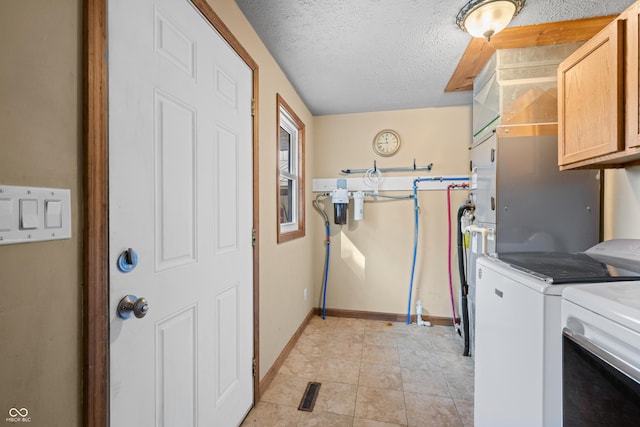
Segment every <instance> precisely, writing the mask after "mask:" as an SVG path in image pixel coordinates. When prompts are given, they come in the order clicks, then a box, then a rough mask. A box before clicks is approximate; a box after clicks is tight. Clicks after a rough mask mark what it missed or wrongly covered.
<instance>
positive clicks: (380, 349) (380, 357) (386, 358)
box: [362, 344, 400, 365]
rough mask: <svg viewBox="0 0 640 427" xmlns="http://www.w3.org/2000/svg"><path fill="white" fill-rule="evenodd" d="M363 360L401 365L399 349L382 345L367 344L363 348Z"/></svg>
mask: <svg viewBox="0 0 640 427" xmlns="http://www.w3.org/2000/svg"><path fill="white" fill-rule="evenodd" d="M362 361H363V362H368V363H382V364H386V365H400V359H399V358H398V349H397V348H396V347H387V346H381V345H367V344H365V345H364V347H363V349H362Z"/></svg>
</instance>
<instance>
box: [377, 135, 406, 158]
mask: <svg viewBox="0 0 640 427" xmlns="http://www.w3.org/2000/svg"><path fill="white" fill-rule="evenodd" d="M399 149H400V136H399V135H398V133H397V132H396V131H394V130H391V129H384V130H381V131H380V132H378V134H377V135H376V137H375V138H373V151H374V152H375V153H376V154H378V155H380V156H384V157H389V156H393V155H394V154H396V152H397V151H398V150H399Z"/></svg>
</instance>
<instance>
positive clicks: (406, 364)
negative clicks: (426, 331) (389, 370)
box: [398, 347, 441, 371]
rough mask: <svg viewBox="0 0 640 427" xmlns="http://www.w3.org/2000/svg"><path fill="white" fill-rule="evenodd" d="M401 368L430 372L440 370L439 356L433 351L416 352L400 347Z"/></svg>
mask: <svg viewBox="0 0 640 427" xmlns="http://www.w3.org/2000/svg"><path fill="white" fill-rule="evenodd" d="M398 358H399V361H400V366H402V367H403V368H411V369H425V370H429V371H433V370H436V371H439V370H440V365H441V363H440V359H439V357H438V354H437V353H436V352H434V351H432V350H415V349H412V348H406V347H398Z"/></svg>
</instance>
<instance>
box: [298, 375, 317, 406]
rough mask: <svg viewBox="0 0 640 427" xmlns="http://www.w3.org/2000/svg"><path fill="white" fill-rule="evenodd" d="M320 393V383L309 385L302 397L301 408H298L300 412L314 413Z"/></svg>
mask: <svg viewBox="0 0 640 427" xmlns="http://www.w3.org/2000/svg"><path fill="white" fill-rule="evenodd" d="M319 391H320V383H316V382H310V383H308V384H307V389H306V390H305V391H304V394H303V395H302V400H301V401H300V406H298V410H299V411H306V412H313V406H314V405H315V404H316V398H317V397H318V392H319Z"/></svg>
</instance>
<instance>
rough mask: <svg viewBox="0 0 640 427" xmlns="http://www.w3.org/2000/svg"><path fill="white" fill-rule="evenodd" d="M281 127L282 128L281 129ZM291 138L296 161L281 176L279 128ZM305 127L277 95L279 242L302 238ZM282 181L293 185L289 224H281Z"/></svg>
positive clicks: (291, 152)
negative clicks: (289, 169) (293, 209)
mask: <svg viewBox="0 0 640 427" xmlns="http://www.w3.org/2000/svg"><path fill="white" fill-rule="evenodd" d="M283 124H284V126H283ZM281 128H284V129H285V130H286V131H287V132H289V133H290V134H291V135H292V137H293V138H292V141H291V150H290V157H289V159H290V161H294V160H295V164H294V165H293V167H292V168H291V169H292V172H291V173H288V172H287V173H283V171H282V169H281V167H280V161H281V160H280V129H281ZM304 170H305V125H304V123H303V122H302V120H300V118H299V117H298V115H297V114H296V113H295V112H294V111H293V109H292V108H291V107H290V106H289V104H287V103H286V102H285V100H284V99H283V98H282V96H281V95H280V94H276V211H277V212H276V222H277V235H278V239H277V240H278V243H283V242H288V241H290V240H293V239H297V238H300V237H304V235H305V191H304V187H305V180H304ZM282 178H285V179H288V180H292V182H294V188H295V189H294V191H293V192H294V201H293V204H292V206H295V211H294V212H293V214H294V215H293V217H292V219H293V220H292V221H291V222H289V223H281V222H280V213H281V212H280V206H281V202H282V201H281V198H280V182H281V179H282Z"/></svg>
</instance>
